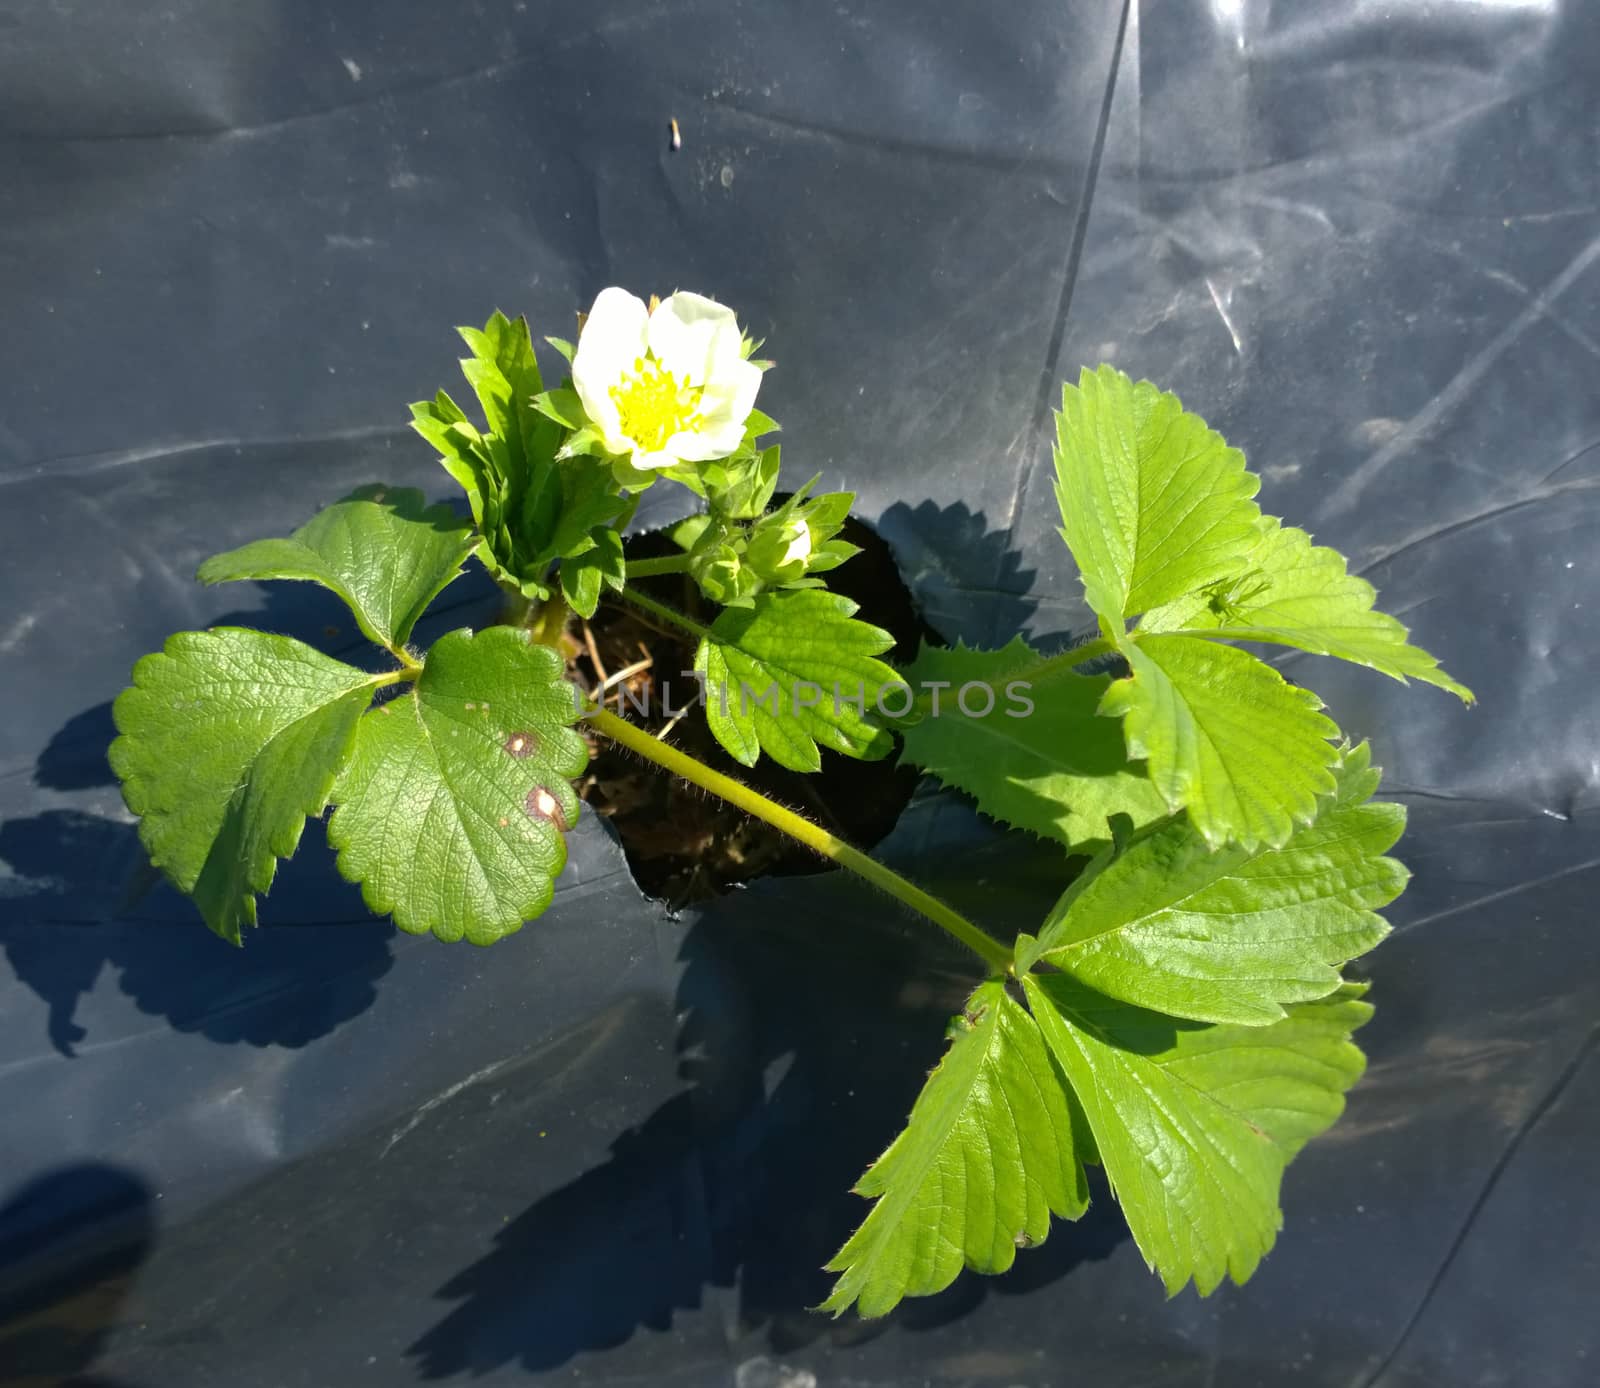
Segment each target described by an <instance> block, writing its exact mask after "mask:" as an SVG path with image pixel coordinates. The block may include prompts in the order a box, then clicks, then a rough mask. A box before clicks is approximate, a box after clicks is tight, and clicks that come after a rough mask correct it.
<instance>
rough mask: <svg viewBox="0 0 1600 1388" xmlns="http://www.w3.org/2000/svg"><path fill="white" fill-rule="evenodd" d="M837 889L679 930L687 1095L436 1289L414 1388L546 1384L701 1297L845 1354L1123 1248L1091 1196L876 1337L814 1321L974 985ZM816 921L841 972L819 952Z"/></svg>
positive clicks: (660, 1324) (780, 1336)
mask: <svg viewBox="0 0 1600 1388" xmlns="http://www.w3.org/2000/svg"><path fill="white" fill-rule="evenodd" d="M836 880H837V879H835V878H833V877H832V876H831V875H830V876H828V877H813V878H800V879H789V880H788V881H787V882H786V883H785V884H784V886H783V887H782V888H781V889H772V890H764V891H761V892H760V900H759V904H758V903H757V902H756V901H754V900H752V898H751V896H748V895H735V896H733V897H730V898H725V899H724V900H723V901H721V902H718V903H715V904H713V906H711V907H710V908H709V909H708V910H707V911H706V912H705V914H704V916H703V917H702V918H701V919H700V920H699V921H698V922H697V923H696V925H695V926H694V927H693V928H692V929H691V930H690V931H689V933H688V935H687V936H686V937H685V940H684V945H683V950H682V955H681V958H682V961H683V963H684V965H685V967H684V972H683V974H682V975H681V978H680V982H679V987H678V993H677V1000H676V1006H677V1010H678V1012H679V1015H680V1016H681V1017H683V1019H684V1020H683V1022H682V1024H681V1027H680V1036H679V1040H678V1049H679V1059H680V1073H681V1075H682V1077H683V1079H684V1080H685V1082H686V1083H687V1085H688V1088H687V1089H686V1090H685V1091H684V1092H683V1093H680V1094H678V1095H677V1096H676V1097H674V1098H673V1099H671V1100H670V1101H669V1102H667V1103H665V1104H663V1105H662V1106H661V1107H660V1108H659V1109H658V1110H657V1111H656V1112H655V1113H654V1114H653V1115H652V1116H651V1117H650V1118H649V1119H647V1120H646V1121H645V1122H644V1123H643V1124H641V1125H640V1126H639V1127H637V1128H635V1129H634V1130H632V1131H630V1132H628V1133H626V1134H625V1135H624V1136H623V1137H621V1138H619V1139H618V1140H617V1141H616V1142H615V1143H614V1144H613V1146H612V1149H611V1157H610V1160H609V1161H608V1162H607V1163H606V1164H605V1165H603V1166H601V1167H598V1168H596V1169H593V1170H590V1171H588V1172H586V1173H585V1174H584V1175H582V1176H581V1177H579V1178H578V1179H577V1180H575V1181H573V1182H571V1183H570V1184H568V1185H566V1186H564V1187H562V1188H560V1189H557V1190H554V1191H551V1192H550V1193H549V1194H548V1195H546V1196H544V1197H543V1198H542V1199H540V1200H539V1201H537V1202H536V1203H535V1204H534V1205H532V1206H531V1207H530V1208H529V1209H527V1210H525V1211H524V1212H523V1213H522V1214H521V1215H519V1216H517V1217H516V1218H514V1219H513V1220H512V1221H511V1222H510V1223H509V1224H507V1226H506V1227H505V1228H504V1229H503V1230H502V1231H501V1232H500V1233H498V1234H497V1235H496V1237H495V1247H494V1248H493V1249H492V1250H491V1251H490V1252H488V1253H487V1254H486V1255H485V1256H484V1257H483V1258H481V1259H480V1260H479V1261H478V1262H476V1263H474V1264H472V1265H471V1266H469V1267H468V1268H466V1269H465V1270H463V1271H462V1272H460V1273H458V1274H457V1275H455V1276H454V1277H452V1278H450V1279H449V1281H447V1282H446V1283H445V1284H444V1285H443V1286H441V1287H440V1289H439V1291H438V1293H437V1295H438V1296H439V1297H440V1299H442V1300H446V1301H454V1302H457V1303H458V1304H457V1305H456V1306H455V1307H454V1308H453V1309H452V1310H451V1311H450V1312H449V1313H448V1314H447V1315H446V1316H445V1317H444V1318H443V1319H442V1320H440V1321H439V1322H438V1323H437V1324H436V1325H434V1326H433V1327H432V1328H430V1329H429V1330H428V1331H427V1332H426V1333H424V1334H423V1335H422V1336H421V1337H420V1338H418V1339H417V1340H416V1341H415V1343H413V1344H412V1346H411V1347H410V1349H409V1351H408V1354H409V1355H410V1357H411V1358H412V1359H413V1360H414V1361H416V1363H417V1365H418V1367H419V1369H420V1370H421V1372H422V1373H423V1375H424V1376H425V1377H427V1378H429V1379H443V1378H448V1377H451V1376H453V1375H457V1374H471V1375H478V1374H483V1373H488V1372H492V1371H494V1370H496V1369H498V1368H501V1367H503V1366H505V1365H507V1364H512V1363H516V1364H518V1365H520V1367H521V1368H522V1369H523V1370H524V1371H527V1372H539V1371H547V1370H550V1369H553V1368H556V1367H558V1366H560V1365H562V1364H564V1363H566V1362H567V1361H568V1360H569V1359H571V1358H572V1357H573V1356H574V1355H577V1354H580V1353H590V1352H595V1351H600V1350H608V1349H614V1348H615V1347H616V1346H619V1345H621V1344H623V1343H624V1342H625V1341H627V1340H628V1339H629V1338H630V1337H631V1335H632V1334H633V1333H634V1332H635V1331H636V1330H637V1329H639V1328H648V1329H651V1330H655V1331H666V1330H668V1329H670V1327H671V1325H672V1319H673V1313H674V1312H675V1311H678V1310H685V1309H690V1308H695V1307H698V1306H700V1305H701V1302H702V1300H703V1298H704V1297H705V1296H706V1294H707V1289H708V1288H716V1289H734V1288H736V1289H737V1290H736V1291H734V1290H727V1291H725V1292H724V1293H723V1295H726V1296H728V1297H732V1298H736V1307H737V1313H736V1328H735V1329H733V1330H732V1331H731V1334H733V1335H734V1336H735V1337H736V1338H738V1339H740V1340H743V1339H744V1338H745V1337H747V1336H760V1337H762V1338H764V1340H765V1341H766V1343H767V1345H768V1346H769V1347H770V1348H771V1349H772V1350H773V1351H775V1352H778V1353H783V1352H787V1351H791V1350H795V1349H798V1348H800V1347H802V1346H805V1345H808V1344H811V1343H812V1342H814V1341H818V1340H822V1339H827V1340H829V1341H831V1343H832V1344H833V1346H834V1347H835V1349H836V1350H842V1349H846V1348H847V1347H848V1346H849V1345H850V1344H853V1343H858V1342H861V1341H864V1340H866V1339H869V1338H872V1337H874V1336H876V1335H878V1334H880V1333H882V1331H883V1330H884V1329H885V1328H886V1327H888V1326H891V1325H897V1326H899V1327H900V1328H902V1329H913V1330H927V1329H933V1328H936V1327H938V1326H942V1325H945V1324H947V1323H949V1322H951V1321H953V1320H956V1319H959V1318H960V1317H962V1316H965V1315H967V1314H969V1313H970V1312H971V1311H973V1310H974V1309H975V1308H976V1307H978V1306H979V1305H981V1304H982V1303H983V1302H984V1301H985V1300H986V1299H987V1298H988V1297H990V1296H992V1295H1002V1296H1004V1295H1010V1294H1023V1293H1027V1292H1031V1291H1033V1290H1035V1289H1037V1288H1039V1287H1042V1286H1044V1285H1046V1284H1049V1283H1052V1282H1054V1281H1056V1280H1057V1279H1059V1278H1061V1277H1064V1276H1067V1275H1069V1274H1070V1273H1072V1272H1073V1271H1074V1270H1075V1269H1076V1268H1077V1267H1078V1266H1080V1265H1081V1264H1083V1263H1085V1262H1087V1261H1092V1260H1099V1259H1103V1258H1105V1257H1106V1256H1108V1255H1109V1253H1110V1252H1111V1250H1112V1249H1113V1248H1114V1247H1115V1246H1116V1245H1117V1244H1119V1243H1121V1242H1122V1241H1124V1240H1125V1239H1126V1238H1127V1237H1128V1235H1127V1229H1126V1225H1125V1224H1124V1223H1123V1222H1122V1219H1121V1217H1120V1215H1119V1213H1118V1212H1117V1210H1116V1208H1115V1206H1114V1205H1113V1204H1112V1203H1111V1201H1110V1200H1109V1198H1107V1197H1106V1196H1105V1192H1104V1191H1103V1190H1101V1191H1099V1192H1098V1198H1097V1201H1096V1203H1095V1205H1094V1206H1093V1207H1092V1208H1091V1211H1090V1213H1089V1215H1088V1216H1086V1217H1085V1219H1083V1220H1082V1221H1080V1222H1079V1223H1077V1224H1066V1223H1059V1222H1058V1223H1057V1224H1056V1225H1055V1226H1054V1227H1053V1228H1052V1230H1051V1233H1050V1237H1049V1238H1048V1239H1047V1240H1046V1241H1045V1243H1044V1244H1043V1246H1041V1247H1039V1248H1035V1249H1032V1250H1029V1251H1028V1252H1027V1253H1025V1254H1024V1255H1022V1256H1020V1257H1019V1258H1018V1259H1017V1262H1016V1265H1015V1266H1014V1268H1013V1269H1012V1270H1011V1272H1009V1273H1007V1274H1006V1275H1005V1276H1003V1277H999V1278H983V1277H978V1276H975V1275H972V1274H966V1275H963V1276H962V1277H961V1278H959V1279H958V1280H957V1282H956V1283H955V1285H954V1286H952V1287H951V1288H950V1289H949V1290H947V1291H946V1292H944V1293H942V1294H940V1295H939V1296H935V1297H930V1298H926V1299H922V1300H913V1301H907V1302H905V1303H902V1305H901V1306H900V1307H899V1308H898V1309H897V1310H896V1311H895V1312H894V1313H892V1314H891V1315H890V1316H889V1317H887V1318H885V1319H884V1320H882V1321H875V1322H862V1321H860V1320H858V1319H856V1318H855V1317H853V1316H850V1317H845V1318H843V1319H841V1320H839V1321H833V1320H830V1319H829V1318H827V1317H826V1316H821V1315H817V1314H815V1313H813V1312H812V1311H811V1310H810V1309H809V1308H810V1307H813V1306H815V1305H817V1304H818V1303H819V1302H821V1301H822V1300H823V1298H824V1297H825V1296H826V1295H827V1292H828V1289H829V1287H830V1286H831V1283H832V1280H833V1279H832V1277H831V1275H830V1274H827V1273H825V1272H823V1271H822V1270H821V1269H822V1265H823V1264H824V1263H825V1262H826V1261H827V1260H828V1259H829V1258H830V1257H831V1256H832V1255H833V1253H834V1252H835V1251H837V1249H838V1247H839V1246H840V1244H842V1243H843V1242H844V1239H845V1238H846V1237H847V1235H848V1234H849V1233H850V1231H851V1230H852V1229H853V1228H854V1227H855V1226H856V1225H857V1224H858V1223H859V1222H860V1220H861V1219H862V1218H863V1217H864V1215H865V1214H866V1212H867V1209H868V1208H869V1207H868V1205H867V1202H865V1201H864V1200H862V1199H861V1198H860V1197H859V1196H856V1195H854V1194H852V1193H851V1189H850V1188H851V1186H852V1185H853V1184H854V1183H855V1182H856V1180H857V1179H858V1178H859V1177H860V1175H861V1173H862V1171H863V1170H864V1169H865V1167H866V1166H867V1164H868V1163H869V1162H870V1161H871V1160H872V1159H873V1158H874V1157H876V1156H877V1155H878V1153H879V1152H880V1151H881V1150H882V1149H883V1148H884V1147H885V1146H886V1145H887V1144H888V1142H889V1141H890V1140H891V1139H892V1138H893V1136H894V1135H895V1133H896V1132H897V1131H898V1129H899V1128H900V1126H901V1124H902V1123H903V1122H904V1118H905V1115H906V1113H908V1112H909V1111H910V1107H911V1103H912V1101H913V1099H914V1098H915V1096H916V1093H917V1091H918V1090H919V1089H920V1087H921V1085H922V1082H923V1080H924V1078H925V1076H926V1074H927V1072H928V1070H929V1069H930V1068H932V1066H933V1065H934V1064H936V1063H937V1061H938V1058H939V1056H940V1054H941V1053H942V1050H943V1047H944V1042H943V1035H944V1027H945V1024H946V1022H947V1021H948V1019H949V1017H950V1015H951V1014H952V1013H954V1012H955V1011H957V1010H959V1008H960V1006H961V1003H962V1002H963V1000H964V999H965V997H966V994H967V992H968V991H969V990H970V988H971V987H972V986H973V984H974V983H975V982H976V979H975V977H973V976H972V975H971V974H970V973H968V972H967V966H966V963H965V961H964V960H963V959H962V958H961V957H960V956H959V955H952V954H949V953H947V952H945V951H943V950H942V948H941V947H940V945H939V944H938V942H937V941H935V942H933V944H932V945H931V946H930V945H929V944H928V943H927V942H926V940H925V938H924V936H923V932H922V931H920V930H919V929H918V928H917V926H916V925H915V924H914V923H909V922H903V921H901V920H899V919H896V918H893V917H892V914H891V912H890V911H889V910H888V909H887V908H885V909H884V910H883V911H882V912H881V913H879V914H877V915H876V916H874V917H871V918H869V917H866V916H864V915H863V913H862V912H861V911H860V903H861V900H862V897H861V895H860V893H859V891H856V892H854V893H851V892H846V893H842V894H836V890H835V883H836ZM869 900H870V898H869ZM852 907H853V908H854V909H853V910H852ZM819 919H820V920H823V921H825V922H826V934H827V938H828V942H829V943H830V944H832V943H838V944H841V945H842V948H843V950H844V954H843V956H842V957H835V956H830V955H826V954H824V953H823V947H822V945H821V944H820V942H819V935H818V925H817V921H818V920H819ZM841 931H842V932H844V934H843V935H841V934H840V933H839V932H841Z"/></svg>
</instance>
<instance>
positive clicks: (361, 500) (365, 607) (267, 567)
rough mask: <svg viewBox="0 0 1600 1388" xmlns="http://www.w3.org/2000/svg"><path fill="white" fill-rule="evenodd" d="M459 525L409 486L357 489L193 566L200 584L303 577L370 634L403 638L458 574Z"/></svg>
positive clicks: (465, 542)
mask: <svg viewBox="0 0 1600 1388" xmlns="http://www.w3.org/2000/svg"><path fill="white" fill-rule="evenodd" d="M473 543H474V541H473V536H472V533H471V530H470V529H469V527H468V526H467V524H466V523H465V522H464V521H462V520H460V519H459V518H458V517H457V516H456V514H455V513H454V512H453V511H452V510H451V509H450V508H449V507H448V506H445V505H438V506H431V507H430V506H428V505H427V504H426V503H425V502H424V500H423V496H422V493H421V492H419V491H416V490H414V489H413V488H410V487H401V488H394V487H386V486H381V485H375V486H370V487H362V488H360V489H359V490H358V491H355V492H352V493H351V494H350V495H349V496H347V497H345V498H344V500H342V501H337V502H335V503H334V504H333V505H332V506H329V507H326V508H325V509H324V510H321V511H319V512H317V514H316V515H315V516H313V517H312V518H311V519H310V520H309V521H307V522H306V524H304V525H303V526H301V527H300V529H298V530H297V531H295V532H294V534H293V535H292V536H290V537H289V538H288V539H287V540H257V541H255V542H254V543H253V544H248V545H244V546H243V547H241V548H239V549H233V550H229V551H228V552H227V553H226V554H218V555H215V556H213V557H212V558H210V559H207V560H206V562H205V563H203V564H202V565H201V566H200V572H199V574H198V575H197V577H198V578H199V580H200V582H202V583H228V582H233V581H236V580H239V579H247V578H250V579H272V578H287V579H304V580H307V581H309V582H312V583H320V584H322V586H323V587H324V588H330V589H332V590H333V591H334V592H335V593H337V594H338V595H339V596H340V597H341V598H343V599H344V601H345V603H346V604H347V605H348V606H349V608H350V610H351V611H352V612H353V613H354V614H355V618H356V621H357V623H358V624H359V625H360V627H361V630H362V631H363V632H365V633H366V635H367V637H368V638H369V639H370V640H373V641H376V642H377V643H378V644H379V645H380V646H388V647H390V648H391V649H393V648H395V647H398V646H402V645H404V644H405V641H406V639H407V637H409V636H410V635H411V628H412V627H413V626H415V625H416V621H417V618H419V617H420V616H421V615H422V614H423V612H424V611H425V610H426V608H427V607H428V604H429V603H431V602H432V601H433V600H434V599H435V598H436V597H438V596H439V594H440V593H441V592H442V591H443V590H444V588H445V587H446V585H448V584H449V583H451V582H452V581H453V580H455V579H456V578H458V577H459V576H460V574H461V565H462V564H463V563H464V562H465V561H466V558H467V555H468V554H469V553H471V551H472V546H473Z"/></svg>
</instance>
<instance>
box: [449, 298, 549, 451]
mask: <svg viewBox="0 0 1600 1388" xmlns="http://www.w3.org/2000/svg"><path fill="white" fill-rule="evenodd" d="M456 331H457V332H459V333H460V334H461V340H462V341H463V342H465V343H466V344H467V346H468V347H470V348H471V349H472V355H471V356H470V357H466V358H463V360H462V362H461V373H462V375H464V376H465V377H466V378H467V382H468V384H470V385H471V386H472V389H473V391H474V392H475V393H476V394H477V397H478V403H479V404H480V405H482V406H483V413H484V418H485V419H487V420H488V423H489V432H490V433H491V434H497V435H499V436H500V437H501V438H503V439H505V440H506V442H507V443H508V444H510V445H511V446H512V448H513V450H514V451H515V452H517V453H527V452H529V451H530V450H531V446H532V444H533V435H534V433H535V431H538V432H539V433H541V434H548V432H549V431H548V429H546V428H545V426H544V420H543V417H542V416H541V415H540V413H539V411H538V409H537V407H536V406H535V404H534V397H535V396H538V395H542V394H543V393H544V381H543V379H542V378H541V377H540V375H539V363H538V361H537V360H536V359H535V357H534V354H533V338H532V336H531V335H530V334H529V332H528V321H527V319H525V318H517V319H514V320H513V319H510V318H507V317H506V316H505V314H503V313H501V312H500V311H499V310H498V309H496V310H495V312H494V313H493V315H491V317H490V319H489V321H488V322H487V323H485V324H484V325H483V327H482V328H481V329H479V328H458V329H457V330H456ZM537 451H541V452H542V451H543V450H537Z"/></svg>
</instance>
